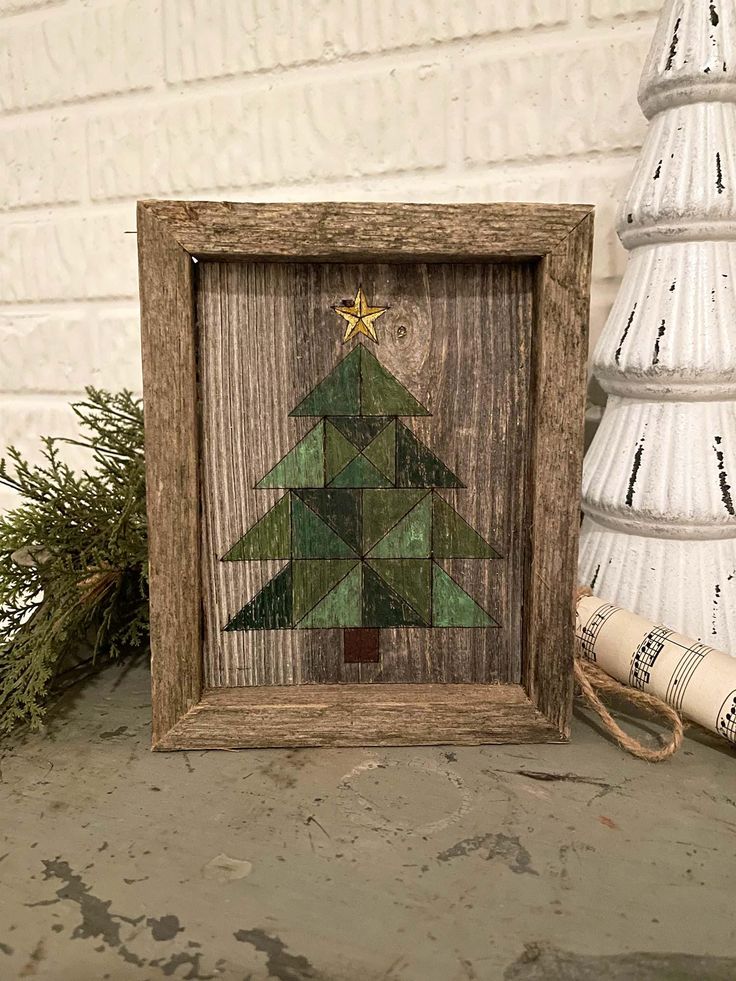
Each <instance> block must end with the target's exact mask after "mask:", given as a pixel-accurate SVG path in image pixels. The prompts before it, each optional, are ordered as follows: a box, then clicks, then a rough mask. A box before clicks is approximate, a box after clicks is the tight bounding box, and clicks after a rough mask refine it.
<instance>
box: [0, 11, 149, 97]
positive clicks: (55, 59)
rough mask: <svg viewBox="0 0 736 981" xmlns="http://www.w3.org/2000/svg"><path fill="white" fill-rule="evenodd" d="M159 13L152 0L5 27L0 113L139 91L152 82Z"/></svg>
mask: <svg viewBox="0 0 736 981" xmlns="http://www.w3.org/2000/svg"><path fill="white" fill-rule="evenodd" d="M159 20H160V13H159V11H158V8H157V5H156V4H155V3H151V2H150V0H118V2H116V3H93V4H90V5H89V6H87V7H83V8H81V9H79V8H77V9H73V8H65V7H62V8H51V9H50V10H49V13H48V15H47V17H46V19H44V20H38V19H36V18H34V19H33V21H31V22H28V23H27V22H26V21H25V19H24V18H21V19H18V20H16V21H8V22H7V23H6V24H3V30H2V32H1V33H0V65H2V68H0V108H2V109H3V110H4V111H9V110H19V109H25V108H30V107H33V106H52V105H58V104H60V103H65V102H73V101H76V100H78V99H86V98H90V97H91V96H100V95H109V94H113V93H119V92H129V91H131V90H134V89H143V88H146V87H148V86H150V85H151V84H153V82H154V81H155V79H156V77H157V73H158V71H159V69H158V61H159V56H158V50H157V49H158V47H159V45H160V41H159V38H160V33H161V32H160V23H159Z"/></svg>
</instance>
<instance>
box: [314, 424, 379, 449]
mask: <svg viewBox="0 0 736 981" xmlns="http://www.w3.org/2000/svg"><path fill="white" fill-rule="evenodd" d="M329 422H330V423H331V424H332V425H333V426H334V427H335V429H339V430H340V432H341V433H342V434H343V436H344V437H345V438H346V439H348V440H349V441H350V442H351V443H353V445H354V446H357V447H358V449H359V450H363V449H365V447H366V446H367V445H368V444H369V443H370V442H372V441H373V440H374V439H375V438H376V436H378V434H379V433H380V432H381V431H382V430H383V429H385V428H386V426H388V424H389V423H390V422H391V417H390V416H344V417H343V418H340V417H339V416H338V417H336V418H334V419H330V420H329Z"/></svg>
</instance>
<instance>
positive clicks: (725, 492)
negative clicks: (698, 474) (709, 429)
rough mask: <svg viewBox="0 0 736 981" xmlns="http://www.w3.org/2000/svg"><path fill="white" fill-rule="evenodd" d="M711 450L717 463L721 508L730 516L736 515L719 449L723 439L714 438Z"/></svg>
mask: <svg viewBox="0 0 736 981" xmlns="http://www.w3.org/2000/svg"><path fill="white" fill-rule="evenodd" d="M713 440H714V445H713V450H714V452H715V455H716V460H717V461H718V483H719V485H720V488H721V500H722V501H723V506H724V507H725V509H726V510H727V511H728V513H729V514H731V515H736V510H734V506H733V497H732V496H731V485H730V484H729V482H728V474H727V473H726V463H725V460H724V458H723V450H722V449H721V448H720V447H721V444H722V442H723V437H721V436H714V437H713Z"/></svg>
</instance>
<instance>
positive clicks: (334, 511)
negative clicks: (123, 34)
mask: <svg viewBox="0 0 736 981" xmlns="http://www.w3.org/2000/svg"><path fill="white" fill-rule="evenodd" d="M295 493H297V494H298V495H299V497H300V498H301V499H302V500H303V501H304V503H305V504H306V505H307V507H309V508H311V509H312V511H314V513H315V514H318V515H319V517H320V518H322V520H323V521H324V522H325V523H326V524H328V525H329V526H330V528H332V529H333V530H334V531H336V532H337V534H338V535H339V536H340V538H342V539H343V541H344V542H346V543H347V544H348V545H349V546H350V547H351V548H352V549H353V550H354V551H355V552H357V553H358V554H360V552H361V551H362V542H361V528H360V525H361V520H360V516H361V503H362V502H361V498H362V492H361V491H360V490H351V489H347V488H343V487H340V488H332V487H324V488H322V487H320V488H318V489H317V490H299V491H296V492H295Z"/></svg>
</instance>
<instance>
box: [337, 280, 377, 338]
mask: <svg viewBox="0 0 736 981" xmlns="http://www.w3.org/2000/svg"><path fill="white" fill-rule="evenodd" d="M332 309H333V310H334V311H335V313H337V314H339V315H340V316H341V317H342V318H343V319H344V320H346V321H347V327H346V328H345V336H344V337H343V339H342V341H343V344H345V343H346V342H347V341H349V340H350V338H351V337H355V336H356V335H357V334H365V336H366V337H370V339H371V340H372V341H375V342H376V344H378V335H377V334H376V328H375V326H374V325H375V322H376V321H377V320H378V318H379V317H380V316H382V315H383V314H384V313H385V312H386V311H387V310H388V307H372V306H370V304H369V303H368V299H367V297H366V295H365V293H364V292H363V287H362V286H359V287H358V292H357V293H356V294H355V302H354V303H353V305H352V306H351V307H333V308H332Z"/></svg>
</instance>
